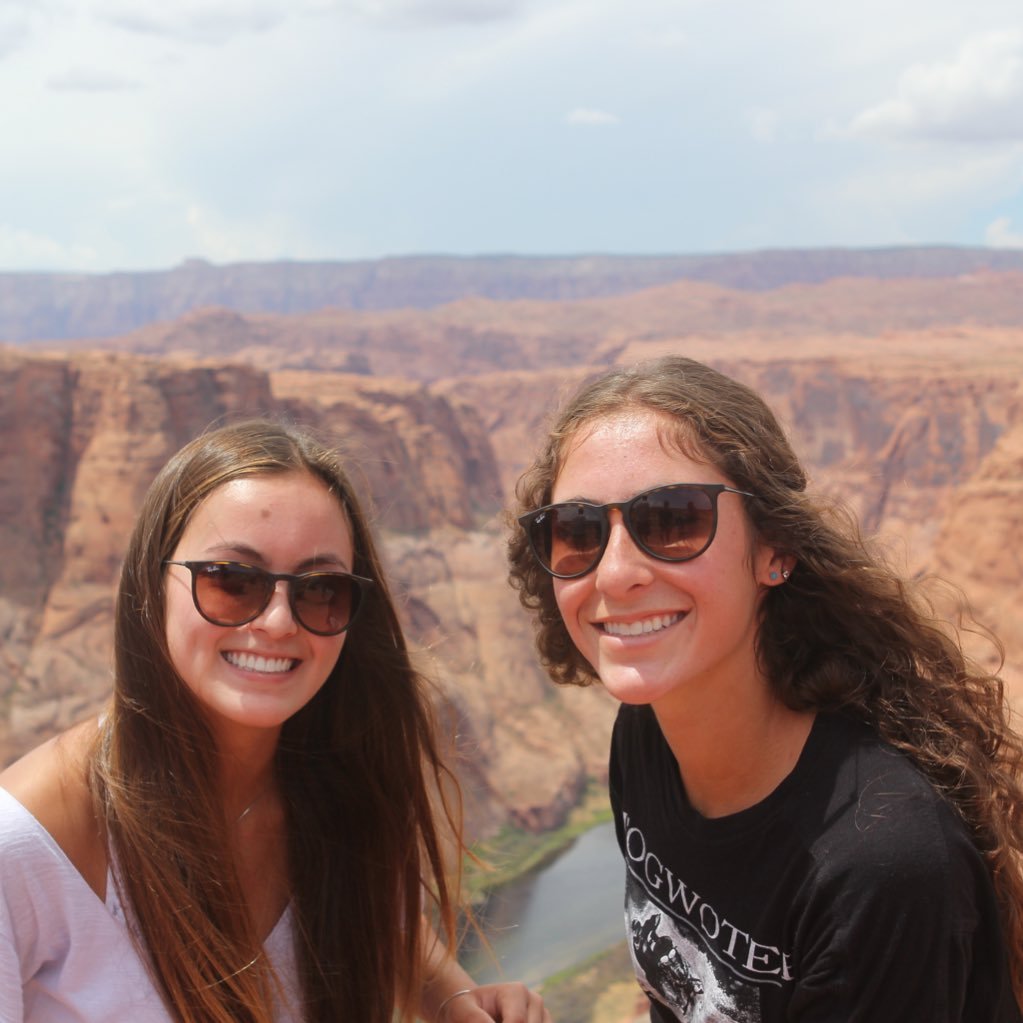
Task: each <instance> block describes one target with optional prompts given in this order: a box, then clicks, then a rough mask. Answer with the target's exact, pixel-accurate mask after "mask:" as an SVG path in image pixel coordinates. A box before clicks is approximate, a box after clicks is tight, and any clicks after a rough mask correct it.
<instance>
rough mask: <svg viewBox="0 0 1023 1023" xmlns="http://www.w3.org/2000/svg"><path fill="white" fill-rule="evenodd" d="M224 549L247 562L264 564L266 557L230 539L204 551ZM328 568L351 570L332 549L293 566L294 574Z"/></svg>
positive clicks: (208, 552) (221, 551)
mask: <svg viewBox="0 0 1023 1023" xmlns="http://www.w3.org/2000/svg"><path fill="white" fill-rule="evenodd" d="M225 551H227V552H230V553H231V554H232V555H236V556H238V557H240V558H242V559H243V560H244V561H245V562H246V563H247V564H253V565H266V558H264V557H263V555H262V554H261V553H260V552H259V551H258V550H256V548H255V547H250V546H249V545H248V544H246V543H232V542H230V541H226V542H224V543H218V544H214V545H212V546H211V547H207V548H206V553H207V554H209V555H213V554H215V553H223V552H225ZM330 568H335V569H338V570H340V571H342V572H350V571H351V569H350V568H349V567H348V563H347V561H346V560H345V559H344V558H342V557H341V555H339V554H335V553H334V552H333V551H323V552H322V553H320V554H314V555H313V556H312V557H311V558H305V559H304V560H302V561H300V562H299V563H298V564H297V565H295V566H294V574H295V575H301V574H302V573H303V572H312V571H316V570H317V569H330Z"/></svg>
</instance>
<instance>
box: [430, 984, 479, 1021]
mask: <svg viewBox="0 0 1023 1023" xmlns="http://www.w3.org/2000/svg"><path fill="white" fill-rule="evenodd" d="M471 994H472V988H470V987H464V988H462V990H461V991H456V992H455V993H454V994H453V995H448V996H447V998H445V999H444V1001H443V1002H441V1003H440V1005H438V1006H437V1023H440V1021H441V1020H442V1019H443V1018H444V1010H445V1009H446V1008H447V1007H448V1002H453V1001H454V1000H455V999H456V998H461V997H462V995H471Z"/></svg>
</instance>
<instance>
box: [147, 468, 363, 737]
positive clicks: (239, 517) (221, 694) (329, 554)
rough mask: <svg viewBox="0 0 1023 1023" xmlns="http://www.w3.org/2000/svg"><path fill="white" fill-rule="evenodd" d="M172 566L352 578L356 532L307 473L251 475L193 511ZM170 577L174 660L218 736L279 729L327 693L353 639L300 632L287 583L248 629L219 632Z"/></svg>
mask: <svg viewBox="0 0 1023 1023" xmlns="http://www.w3.org/2000/svg"><path fill="white" fill-rule="evenodd" d="M172 559H173V560H175V561H189V560H195V561H212V560H223V561H241V562H245V563H247V564H251V565H257V566H259V567H261V568H265V569H267V570H268V571H270V572H290V573H301V572H310V571H315V570H320V571H344V572H351V571H352V567H353V548H352V533H351V529H350V528H349V525H348V520H347V516H346V514H345V512H344V509H343V508H342V506H341V504H340V502H339V501H338V499H337V498H336V497H335V496H334V495H332V494H331V493H330V492H329V491H328V490H327V488H326V486H324V484H323V483H322V482H320V480H318V479H317V478H315V477H314V476H312V475H310V474H309V473H305V472H288V473H283V474H276V475H263V476H250V477H245V478H241V479H235V480H232V481H231V482H228V483H225V484H224V485H223V486H221V487H219V488H218V489H217V490H215V491H213V493H212V494H211V495H210V496H209V497H208V498H206V500H205V501H203V502H202V503H201V504H200V505H199V506H198V507H197V508H196V509H195V512H194V513H193V514H192V517H191V518H190V519H189V521H188V525H187V526H186V527H185V531H184V533H183V534H182V536H181V540H180V542H179V543H178V546H177V547H176V549H175V550H174V553H173V555H172ZM166 573H167V574H166V601H167V608H166V622H167V644H168V648H169V650H170V656H171V660H172V662H173V664H174V667H175V669H176V671H177V672H178V674H179V675H180V676H181V678H182V680H183V681H184V683H185V685H186V686H188V688H189V689H190V690H191V691H192V692H193V693H194V694H195V696H196V697H197V698H198V700H199V701H200V703H201V704H202V706H203V708H204V710H205V711H206V714H207V717H208V718H209V720H210V723H211V725H212V727H213V729H214V732H215V733H217V734H218V735H221V736H224V735H225V734H226V733H225V729H226V730H228V732H233V733H237V734H241V733H244V732H252V731H266V730H271V731H274V732H276V731H277V730H279V728H280V726H281V725H282V724H283V723H284V722H285V721H286V720H287V719H288V718H290V717H291V716H292V715H293V714H295V713H296V712H297V711H298V710H300V709H301V708H302V707H303V706H305V704H306V703H308V702H309V700H311V699H312V697H313V696H314V695H315V694H316V693H317V691H318V690H319V689H320V687H321V686H322V685H323V683H324V681H325V680H326V678H327V676H328V675H329V674H330V672H331V670H332V669H333V667H334V665H335V664H336V663H337V659H338V657H339V656H340V654H341V649H342V647H343V646H344V642H345V636H346V635H347V633H341V634H340V635H338V636H317V635H314V634H313V633H311V632H309V631H308V630H307V629H304V628H302V626H301V625H299V624H298V623H297V622H296V621H295V619H294V617H293V615H292V613H291V608H290V606H289V604H288V594H287V586H288V585H289V584H288V583H286V582H279V583H278V584H277V588H276V590H275V592H274V595H273V597H272V599H271V601H270V603H269V605H268V606H267V607H266V609H265V610H264V611H263V613H262V614H260V615H259V616H258V617H257V618H255V619H253V620H252V621H251V622H248V623H246V624H245V625H240V626H237V627H234V628H225V627H223V626H218V625H212V624H211V623H209V622H207V621H206V620H205V619H204V618H203V617H202V616H201V615H200V614H199V612H198V611H197V610H196V608H195V604H194V603H193V601H192V590H191V576H190V573H189V571H188V569H186V568H182V567H179V566H168V567H167V569H166Z"/></svg>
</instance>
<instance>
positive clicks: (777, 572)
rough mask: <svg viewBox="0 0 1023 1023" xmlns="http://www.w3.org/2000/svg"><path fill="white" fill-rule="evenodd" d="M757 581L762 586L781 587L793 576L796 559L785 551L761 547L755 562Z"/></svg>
mask: <svg viewBox="0 0 1023 1023" xmlns="http://www.w3.org/2000/svg"><path fill="white" fill-rule="evenodd" d="M755 567H756V579H757V582H758V583H760V585H761V586H781V585H783V584H784V583H785V581H786V580H787V579H788V578H789V576H790V575H792V570H793V569H794V568H795V567H796V559H795V558H794V557H793V556H792V555H791V554H787V553H785V552H784V551H778V550H775V549H774V548H773V547H765V546H761V547H759V548H758V549H757V556H756V561H755Z"/></svg>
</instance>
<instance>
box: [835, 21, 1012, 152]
mask: <svg viewBox="0 0 1023 1023" xmlns="http://www.w3.org/2000/svg"><path fill="white" fill-rule="evenodd" d="M850 132H851V133H852V134H853V135H860V136H866V137H878V138H892V139H900V138H905V139H934V140H941V141H960V142H998V141H1007V140H1023V32H1020V31H1018V30H1010V31H1002V32H987V33H984V34H982V35H976V36H974V37H973V38H971V39H968V40H966V42H964V43H963V45H962V46H961V48H960V50H959V53H958V54H957V56H956V57H955V59H954V60H952V61H949V62H946V63H934V64H914V65H913V66H912V67H910V68H909V69H908V70H906V71H905V72H904V73H903V75H902V77H901V79H900V81H899V85H898V90H897V94H896V96H895V97H894V98H892V99H888V100H885V101H884V102H882V103H878V104H877V105H875V106H873V107H869V108H868V109H866V110H864V111H863V112H862V113H860V114H859V115H858V116H856V117H855V118H854V119H853V121H852V123H851V125H850Z"/></svg>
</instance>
